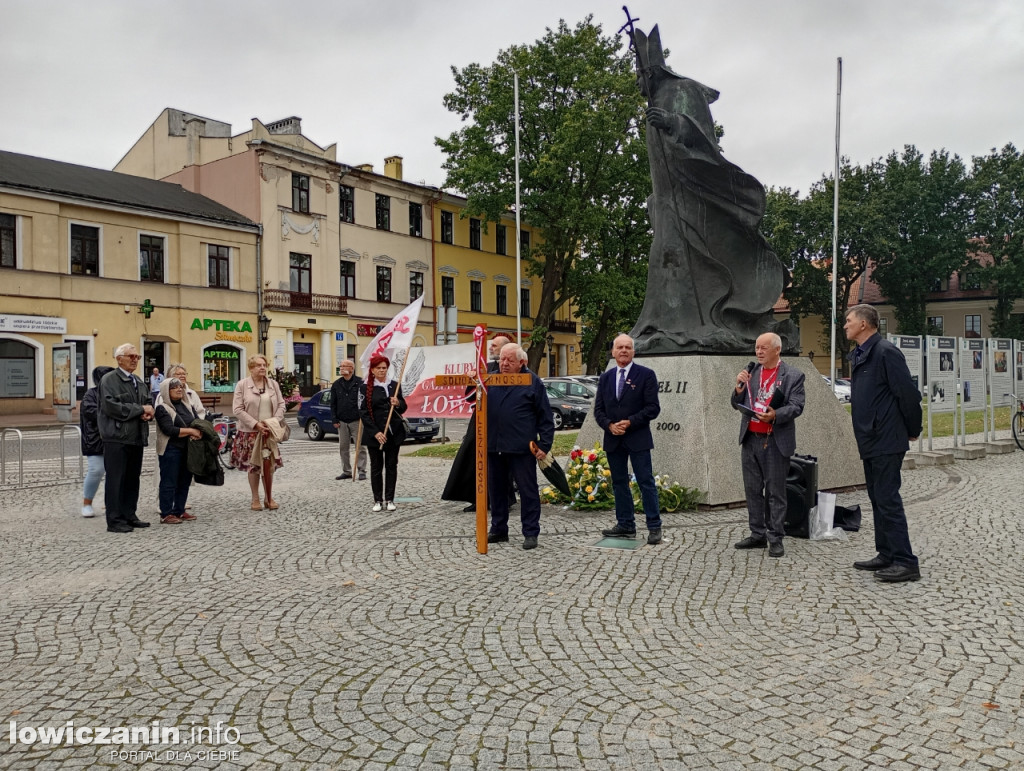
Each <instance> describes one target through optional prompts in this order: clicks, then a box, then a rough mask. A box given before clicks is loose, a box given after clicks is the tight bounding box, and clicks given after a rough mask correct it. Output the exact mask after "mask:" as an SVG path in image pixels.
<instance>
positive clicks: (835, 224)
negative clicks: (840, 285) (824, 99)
mask: <svg viewBox="0 0 1024 771" xmlns="http://www.w3.org/2000/svg"><path fill="white" fill-rule="evenodd" d="M842 95H843V57H841V56H840V57H838V58H837V59H836V176H835V184H834V185H833V187H834V188H835V191H834V197H833V201H832V356H831V362H832V371H831V373H830V375H831V377H832V393H835V390H836V280H837V273H838V272H839V270H838V265H839V106H840V103H841V101H842Z"/></svg>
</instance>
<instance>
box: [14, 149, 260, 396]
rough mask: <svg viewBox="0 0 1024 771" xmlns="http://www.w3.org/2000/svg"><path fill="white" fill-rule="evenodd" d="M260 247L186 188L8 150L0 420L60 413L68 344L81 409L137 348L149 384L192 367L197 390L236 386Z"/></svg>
mask: <svg viewBox="0 0 1024 771" xmlns="http://www.w3.org/2000/svg"><path fill="white" fill-rule="evenodd" d="M258 249H259V227H258V226H257V225H256V224H255V223H254V222H252V221H251V220H250V219H248V218H247V217H245V216H243V215H241V214H239V213H237V212H235V211H232V210H230V209H229V208H227V207H225V206H222V205H220V204H218V203H217V202H215V201H212V200H210V199H208V198H204V197H203V196H200V195H196V194H194V193H191V192H188V191H186V190H184V189H182V188H181V187H180V186H179V185H174V184H168V183H164V182H156V181H151V180H141V179H137V178H135V177H130V176H127V175H124V174H118V173H115V172H111V171H104V170H100V169H92V168H88V167H84V166H76V165H73V164H68V163H61V162H58V161H51V160H46V159H42V158H35V157H31V156H26V155H19V154H16V153H8V152H0V412H2V413H5V414H24V413H39V412H45V411H52V405H53V390H54V389H53V387H52V386H53V378H54V369H53V366H52V358H53V357H52V354H53V349H54V347H55V346H63V345H70V346H71V347H72V348H71V350H72V377H73V379H74V391H75V393H74V398H75V399H76V400H77V399H80V398H81V396H82V394H83V393H84V392H85V389H86V388H88V387H90V386H92V385H93V384H92V383H91V382H90V377H91V372H92V369H93V368H94V367H96V366H97V365H100V364H106V365H113V351H114V349H115V348H116V347H117V346H118V345H120V344H121V343H125V342H130V343H133V344H134V345H135V346H136V347H137V348H138V349H139V352H140V354H142V355H143V359H142V361H141V362H140V366H139V369H138V370H137V372H138V373H139V374H140V375H146V374H148V373H149V372H150V371H151V370H152V368H153V367H157V368H158V369H159V370H160V371H161V372H164V371H166V368H167V365H169V364H171V363H173V362H178V361H181V362H184V363H185V365H186V367H187V369H188V371H189V379H190V384H191V385H192V386H193V387H194V388H196V390H200V391H202V390H211V392H214V393H215V392H217V391H219V390H222V384H224V385H226V383H227V382H230V383H231V384H232V385H233V383H234V382H235V381H236V380H237V379H238V376H239V374H240V373H244V371H245V361H246V359H247V357H248V356H249V355H252V354H254V353H255V352H256V345H257V342H258V340H257V338H258V332H257V329H258V325H257V321H256V319H257V316H258V312H257V291H256V289H257V277H256V254H257V251H258ZM207 387H208V389H207Z"/></svg>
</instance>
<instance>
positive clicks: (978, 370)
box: [960, 337, 985, 411]
mask: <svg viewBox="0 0 1024 771" xmlns="http://www.w3.org/2000/svg"><path fill="white" fill-rule="evenodd" d="M960 390H961V402H962V404H963V409H964V410H965V411H970V410H983V409H985V341H984V340H981V339H974V338H967V337H961V338H960Z"/></svg>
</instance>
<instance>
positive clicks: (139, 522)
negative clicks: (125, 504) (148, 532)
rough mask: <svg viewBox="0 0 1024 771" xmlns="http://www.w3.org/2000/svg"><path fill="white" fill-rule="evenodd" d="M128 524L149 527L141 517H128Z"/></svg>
mask: <svg viewBox="0 0 1024 771" xmlns="http://www.w3.org/2000/svg"><path fill="white" fill-rule="evenodd" d="M128 524H129V525H130V526H132V527H149V523H148V522H143V521H142V520H141V519H129V520H128Z"/></svg>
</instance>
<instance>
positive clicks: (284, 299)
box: [263, 289, 348, 315]
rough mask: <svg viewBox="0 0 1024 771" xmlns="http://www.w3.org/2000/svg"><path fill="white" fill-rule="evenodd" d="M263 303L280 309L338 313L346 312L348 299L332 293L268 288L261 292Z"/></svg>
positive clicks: (268, 306)
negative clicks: (311, 292)
mask: <svg viewBox="0 0 1024 771" xmlns="http://www.w3.org/2000/svg"><path fill="white" fill-rule="evenodd" d="M263 304H264V306H266V307H267V308H278V309H282V310H296V311H311V312H313V313H335V314H339V315H340V314H346V313H348V300H347V299H346V298H344V297H338V296H337V295H333V294H310V293H309V292H289V291H287V290H285V289H268V290H266V291H265V292H264V293H263Z"/></svg>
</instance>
